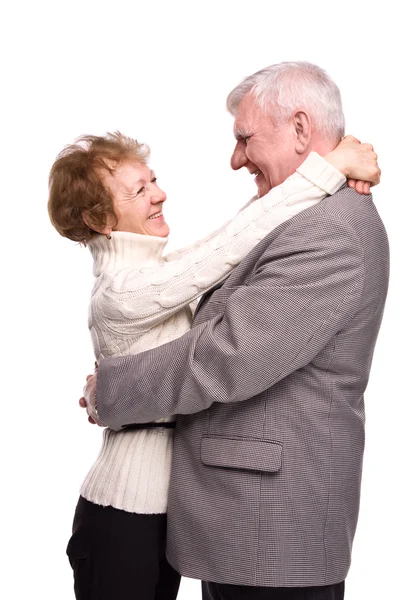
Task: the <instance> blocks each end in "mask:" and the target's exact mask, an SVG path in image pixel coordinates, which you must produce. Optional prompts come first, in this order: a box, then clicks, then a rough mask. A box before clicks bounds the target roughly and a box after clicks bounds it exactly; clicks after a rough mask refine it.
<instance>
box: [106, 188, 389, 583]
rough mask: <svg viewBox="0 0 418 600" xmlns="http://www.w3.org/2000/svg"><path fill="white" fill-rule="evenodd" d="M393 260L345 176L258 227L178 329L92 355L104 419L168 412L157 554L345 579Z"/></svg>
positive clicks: (244, 578)
mask: <svg viewBox="0 0 418 600" xmlns="http://www.w3.org/2000/svg"><path fill="white" fill-rule="evenodd" d="M388 266H389V253H388V242H387V237H386V233H385V229H384V227H383V225H382V222H381V220H380V218H379V216H378V214H377V211H376V209H375V207H374V205H373V202H372V200H371V197H360V196H358V195H357V194H356V193H355V192H353V191H352V190H350V189H349V188H348V187H345V188H343V189H342V190H340V191H339V192H338V193H336V194H335V195H334V196H332V197H329V198H327V199H326V200H324V201H323V202H322V203H320V204H318V205H316V206H315V207H313V208H310V209H308V210H306V211H304V212H303V213H300V214H299V215H297V216H296V217H294V218H293V219H291V220H290V221H287V222H286V223H284V224H283V225H281V226H280V227H278V228H277V229H276V230H275V231H273V232H272V233H270V234H269V235H268V236H267V237H266V238H264V240H262V241H261V242H260V243H259V244H258V245H257V246H256V247H255V248H254V249H253V250H252V251H251V252H250V254H249V255H248V256H247V257H246V258H245V259H244V260H243V261H242V263H241V264H240V265H239V266H238V267H237V268H236V269H235V270H234V271H233V272H232V274H231V275H230V277H229V278H228V279H227V280H226V281H225V283H224V284H223V285H222V286H221V287H219V288H218V289H216V290H215V291H213V292H212V293H209V294H207V295H206V297H204V298H203V300H202V301H201V303H200V306H199V307H198V311H197V315H196V319H195V323H194V328H193V329H192V330H191V331H190V332H189V333H187V334H186V335H184V336H183V337H181V338H180V339H178V340H175V341H174V342H171V343H169V344H166V345H164V346H160V347H159V348H155V349H153V350H151V351H149V352H145V353H143V354H140V355H138V356H124V357H120V358H113V359H109V360H106V361H103V363H102V364H101V366H100V368H99V372H98V373H99V375H98V409H99V415H100V418H101V419H102V420H103V421H104V422H105V423H107V424H109V425H110V426H111V427H112V428H114V429H119V428H121V427H123V425H124V424H127V423H134V422H146V421H152V420H154V419H156V418H158V417H161V416H164V415H168V414H178V415H179V417H178V420H177V429H176V434H175V446H174V459H173V471H172V480H171V487H170V494H169V511H168V550H167V554H168V558H169V561H170V562H171V564H172V565H173V566H174V567H175V568H176V569H178V570H179V571H180V572H181V573H182V574H183V575H186V576H188V577H194V578H198V579H204V580H210V581H215V582H223V583H233V584H244V585H257V586H315V585H326V584H332V583H336V582H339V581H342V580H343V579H344V578H345V577H346V575H347V572H348V569H349V565H350V554H351V546H352V542H353V538H354V533H355V529H356V524H357V516H358V510H359V497H360V481H361V471H362V457H363V447H364V404H363V392H364V390H365V388H366V385H367V380H368V377H369V371H370V366H371V362H372V356H373V349H374V346H375V342H376V337H377V334H378V331H379V326H380V322H381V318H382V312H383V307H384V303H385V297H386V291H387V285H388V270H389V269H388Z"/></svg>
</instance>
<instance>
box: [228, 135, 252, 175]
mask: <svg viewBox="0 0 418 600" xmlns="http://www.w3.org/2000/svg"><path fill="white" fill-rule="evenodd" d="M247 160H248V159H247V155H246V154H245V144H244V142H243V141H242V140H238V142H237V143H236V145H235V148H234V151H233V153H232V156H231V168H232V169H234V171H237V170H238V169H241V167H243V166H244V165H245V164H246V162H247Z"/></svg>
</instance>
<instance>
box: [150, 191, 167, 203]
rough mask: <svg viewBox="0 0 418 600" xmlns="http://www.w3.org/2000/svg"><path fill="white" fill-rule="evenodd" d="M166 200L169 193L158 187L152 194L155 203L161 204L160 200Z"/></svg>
mask: <svg viewBox="0 0 418 600" xmlns="http://www.w3.org/2000/svg"><path fill="white" fill-rule="evenodd" d="M166 200H167V194H166V193H165V192H163V190H161V189H160V188H157V189H156V190H155V191H154V193H153V194H152V201H153V203H154V204H159V203H160V202H165V201H166Z"/></svg>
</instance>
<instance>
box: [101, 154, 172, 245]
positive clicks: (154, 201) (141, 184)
mask: <svg viewBox="0 0 418 600" xmlns="http://www.w3.org/2000/svg"><path fill="white" fill-rule="evenodd" d="M103 177H104V181H105V184H106V185H107V187H108V188H109V189H110V192H111V194H112V196H113V207H114V210H115V213H116V216H117V218H118V223H117V225H116V226H115V227H114V228H113V229H114V231H130V232H131V233H141V234H143V235H156V236H159V237H167V236H168V234H169V233H170V229H169V227H168V225H167V223H166V222H165V220H164V217H163V214H162V210H163V203H164V202H165V201H166V198H167V196H166V195H165V193H164V192H163V191H162V190H161V189H160V188H159V187H158V185H157V178H156V176H155V174H154V172H153V171H151V170H150V169H149V167H148V166H147V165H144V164H142V163H140V162H123V163H121V164H120V165H119V166H118V167H117V169H116V170H115V171H114V173H113V175H111V174H110V173H105V174H104V175H103Z"/></svg>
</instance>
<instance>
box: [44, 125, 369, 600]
mask: <svg viewBox="0 0 418 600" xmlns="http://www.w3.org/2000/svg"><path fill="white" fill-rule="evenodd" d="M148 155H149V149H148V147H147V146H146V145H144V144H139V143H138V142H136V141H135V140H133V139H130V138H127V137H125V136H123V135H121V134H120V133H115V134H107V135H106V136H105V137H95V136H86V137H83V138H80V139H79V140H78V141H77V142H76V143H75V144H73V145H70V146H68V147H66V148H65V149H64V150H63V151H62V152H61V154H60V155H59V156H58V158H57V160H56V161H55V163H54V165H53V167H52V169H51V173H50V197H49V204H48V209H49V215H50V218H51V221H52V223H53V225H54V226H55V228H56V229H57V230H58V232H59V233H60V234H61V235H62V236H64V237H67V238H69V239H70V240H74V241H77V242H81V243H82V244H86V245H88V246H89V249H90V251H91V253H92V255H93V260H94V267H93V269H94V270H93V272H94V277H95V281H94V286H93V291H92V295H91V302H90V313H89V328H90V332H91V337H92V341H93V347H94V354H95V357H96V361H100V360H101V359H102V358H103V357H109V356H115V355H116V356H117V355H123V354H137V353H138V352H141V351H143V350H147V349H150V348H153V347H155V346H158V345H160V344H164V343H166V342H169V341H170V340H173V339H175V338H177V337H179V336H181V335H182V334H183V333H185V331H187V330H188V329H189V328H190V326H191V322H192V317H193V312H192V309H191V306H190V305H191V303H193V302H194V301H196V300H197V298H198V297H199V296H200V295H202V294H203V293H204V292H206V291H207V290H209V289H210V288H211V287H212V286H214V285H216V284H218V283H219V282H221V281H223V280H224V279H225V278H226V277H227V276H228V274H229V273H230V271H231V270H232V269H233V267H234V266H235V265H236V264H237V263H238V262H239V261H240V260H241V259H242V258H243V257H244V256H245V255H246V254H247V253H248V252H249V250H251V248H253V247H254V246H255V245H256V244H257V243H258V241H259V240H261V239H262V238H263V237H264V236H265V235H266V234H267V233H268V232H269V231H271V230H272V229H274V228H275V227H277V226H278V225H279V224H280V223H282V222H283V221H285V220H286V219H289V218H290V217H292V216H294V215H295V214H297V213H298V212H300V211H302V210H304V209H306V208H308V207H310V206H313V205H314V204H315V203H317V202H319V201H320V200H322V199H323V198H325V197H326V196H327V195H328V194H332V193H334V192H335V191H336V190H337V189H338V188H339V187H340V186H341V185H343V184H344V183H345V181H346V177H345V176H347V177H351V178H356V179H362V180H365V181H367V180H369V181H370V180H371V179H372V178H373V175H372V174H373V173H374V172H375V171H376V155H375V154H374V152H373V151H372V149H371V147H370V146H367V145H362V144H358V143H355V142H353V141H351V140H347V139H346V140H344V141H343V142H342V143H341V144H340V145H339V146H338V147H337V149H336V150H335V151H334V152H331V153H330V154H329V155H327V157H326V159H324V158H321V157H320V156H319V155H317V154H315V153H311V154H310V155H309V157H308V158H307V160H306V161H305V162H304V163H303V164H302V165H301V166H300V167H299V169H298V171H297V173H295V174H294V175H292V176H291V177H290V178H289V179H287V180H286V181H285V182H284V183H283V184H282V185H280V186H278V187H276V188H273V189H272V190H271V191H270V192H269V193H268V194H267V195H265V196H264V197H262V198H260V199H254V200H253V201H251V202H250V203H249V204H248V205H247V206H246V207H244V208H243V209H242V210H241V211H240V212H239V213H238V214H237V215H236V216H235V218H233V219H232V220H231V221H230V222H229V223H227V224H226V225H225V226H224V227H223V228H221V229H219V230H218V231H217V232H214V233H212V234H211V235H210V236H208V237H207V238H206V239H204V240H202V241H200V242H197V243H196V244H194V245H193V246H191V247H189V248H186V249H184V250H181V251H178V252H175V253H173V254H169V255H166V256H164V255H163V253H164V249H165V246H166V243H167V236H168V234H169V227H168V225H167V223H166V221H165V219H164V214H163V207H164V202H165V201H166V195H165V193H164V192H163V191H162V190H161V189H160V187H159V186H158V184H157V178H156V176H155V174H154V172H153V171H152V170H151V169H150V168H149V166H148V164H147V161H148ZM333 165H334V166H333ZM337 169H339V170H337ZM365 187H366V188H367V187H368V186H367V185H366V186H365ZM366 191H367V190H366ZM174 425H175V419H174V417H172V418H169V419H162V420H160V421H158V422H155V423H148V424H145V425H141V426H136V427H132V428H127V429H125V430H124V431H121V432H114V431H111V430H109V429H105V430H104V436H103V445H102V449H101V451H100V454H99V456H98V458H97V460H96V462H95V464H94V465H93V467H92V468H91V470H90V472H89V473H88V475H87V477H86V479H85V480H84V483H83V484H82V487H81V496H80V499H79V502H78V505H77V508H76V512H75V518H74V525H73V535H72V537H71V539H70V541H69V544H68V549H67V553H68V556H69V560H70V563H71V565H72V568H73V570H74V580H75V585H74V588H75V594H76V597H77V599H78V600H87V599H88V600H99V599H100V600H106V599H110V598H112V599H115V598H121V599H123V600H130V599H132V600H133V599H134V598H135V600H137V599H138V598H141V599H142V600H148V599H149V600H151V599H174V598H175V597H176V595H177V591H178V586H179V582H180V576H179V575H178V574H177V573H176V572H175V571H174V570H173V569H172V567H171V566H170V565H169V564H168V562H167V561H166V558H165V532H166V509H167V489H168V484H169V479H170V466H171V455H172V444H173V433H174ZM185 535H187V532H185Z"/></svg>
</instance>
